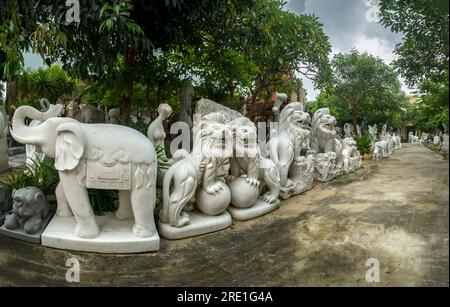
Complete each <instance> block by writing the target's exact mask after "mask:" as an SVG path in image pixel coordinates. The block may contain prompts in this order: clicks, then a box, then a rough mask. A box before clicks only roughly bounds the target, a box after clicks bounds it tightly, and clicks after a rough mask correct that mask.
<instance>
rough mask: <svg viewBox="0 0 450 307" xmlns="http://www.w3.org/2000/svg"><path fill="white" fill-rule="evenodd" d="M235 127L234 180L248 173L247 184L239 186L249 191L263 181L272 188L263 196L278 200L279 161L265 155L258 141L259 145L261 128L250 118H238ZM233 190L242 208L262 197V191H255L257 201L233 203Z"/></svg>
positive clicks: (235, 120) (268, 200)
mask: <svg viewBox="0 0 450 307" xmlns="http://www.w3.org/2000/svg"><path fill="white" fill-rule="evenodd" d="M231 127H232V128H233V131H234V141H233V157H232V158H231V159H230V172H231V178H230V179H231V180H230V181H233V180H235V178H238V177H240V176H241V172H243V173H244V175H245V176H246V177H245V181H246V184H247V186H245V185H244V183H241V182H240V183H239V184H236V185H241V186H242V187H240V188H239V189H243V188H246V189H247V191H248V190H251V189H252V188H256V191H258V190H257V188H258V187H259V185H260V181H262V182H263V183H265V184H267V186H268V188H269V191H268V192H267V193H265V194H264V195H263V196H262V199H263V200H264V201H265V202H267V203H269V204H272V203H277V202H278V195H279V192H280V175H279V172H278V169H277V167H276V166H275V164H274V163H273V162H272V161H271V160H269V159H266V158H264V157H262V156H261V152H260V149H259V146H258V144H256V138H257V131H256V126H255V124H254V123H253V122H252V121H251V120H250V119H248V118H246V117H238V118H236V119H234V120H233V121H232V122H231ZM233 190H234V189H232V204H233V205H235V206H238V207H248V206H251V205H253V203H254V202H255V201H256V198H257V197H258V196H259V192H256V193H255V196H256V198H255V199H254V201H253V203H252V202H251V201H250V202H249V203H248V204H237V203H233V194H237V193H233Z"/></svg>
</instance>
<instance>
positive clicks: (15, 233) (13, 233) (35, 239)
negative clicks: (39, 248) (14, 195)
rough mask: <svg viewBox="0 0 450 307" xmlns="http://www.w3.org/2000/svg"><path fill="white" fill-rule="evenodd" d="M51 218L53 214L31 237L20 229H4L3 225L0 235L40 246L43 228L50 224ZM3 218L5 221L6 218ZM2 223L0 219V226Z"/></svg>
mask: <svg viewBox="0 0 450 307" xmlns="http://www.w3.org/2000/svg"><path fill="white" fill-rule="evenodd" d="M11 214H12V213H11ZM52 216H53V213H51V214H50V215H49V216H48V217H47V218H46V219H45V220H44V221H43V222H42V226H41V229H40V230H39V231H38V232H36V233H35V234H32V235H31V234H28V233H26V232H25V231H24V230H23V229H22V228H19V229H14V230H10V229H6V227H5V225H2V226H1V227H0V233H1V234H2V235H5V236H7V237H10V238H13V239H17V240H22V241H26V242H30V243H35V244H40V243H41V236H42V233H43V232H44V229H45V226H47V224H48V222H50V220H51V218H52ZM4 218H5V219H6V216H5V217H4ZM3 223H4V220H3V221H2V219H1V218H0V225H1V224H3Z"/></svg>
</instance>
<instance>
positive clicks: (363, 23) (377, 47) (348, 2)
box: [286, 0, 408, 100]
mask: <svg viewBox="0 0 450 307" xmlns="http://www.w3.org/2000/svg"><path fill="white" fill-rule="evenodd" d="M287 1H288V4H287V5H286V8H287V9H289V10H291V11H293V12H296V13H299V14H300V13H303V14H312V15H315V16H317V17H318V18H319V21H320V22H321V23H322V24H323V28H324V31H325V34H326V35H328V37H329V39H330V43H331V46H332V54H337V53H346V52H349V51H350V50H351V49H352V48H355V49H357V50H358V51H360V52H364V51H366V52H368V53H370V54H372V55H374V56H377V57H380V58H381V59H383V60H384V61H385V62H386V63H388V64H389V63H391V62H392V60H394V59H395V55H394V53H393V50H394V47H395V44H396V43H398V42H400V41H401V39H402V36H401V35H400V34H395V33H392V32H391V31H390V30H389V29H385V28H384V27H383V26H381V25H380V24H379V23H377V22H376V20H375V18H373V17H372V16H373V14H372V12H374V11H376V10H377V7H376V6H373V4H370V1H367V0H287ZM303 83H304V87H305V89H306V91H307V94H308V100H313V99H314V98H315V97H316V96H317V94H318V92H317V91H316V90H315V89H314V87H313V85H312V82H311V81H309V80H307V79H304V81H303ZM403 89H404V90H405V91H408V89H407V87H406V86H403Z"/></svg>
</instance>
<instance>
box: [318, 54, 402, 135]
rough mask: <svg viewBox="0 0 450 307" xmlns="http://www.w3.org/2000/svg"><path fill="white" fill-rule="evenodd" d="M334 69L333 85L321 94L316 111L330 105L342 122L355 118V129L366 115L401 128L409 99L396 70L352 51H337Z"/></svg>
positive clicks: (374, 58) (372, 57)
mask: <svg viewBox="0 0 450 307" xmlns="http://www.w3.org/2000/svg"><path fill="white" fill-rule="evenodd" d="M332 69H333V87H331V88H330V89H328V90H327V91H324V92H322V93H321V94H320V95H319V97H318V98H317V100H316V102H315V103H314V104H313V105H312V109H313V110H316V109H318V108H320V107H329V108H330V109H331V110H332V111H333V113H334V114H335V115H336V117H338V119H339V120H340V121H341V124H343V123H344V122H346V121H352V123H353V126H354V131H355V132H356V131H357V129H356V127H357V124H358V122H359V121H361V120H362V119H363V118H366V119H367V120H368V121H369V122H371V123H385V122H389V124H390V125H391V127H394V128H400V127H399V125H401V123H399V122H398V121H399V116H400V112H401V108H402V107H403V105H404V103H405V100H406V98H405V96H404V93H403V92H402V90H401V85H400V81H399V80H398V77H397V74H396V72H395V71H394V70H393V69H392V68H391V67H389V66H388V65H387V64H385V63H384V62H383V60H381V59H380V58H377V57H374V56H372V55H369V54H367V53H359V52H358V51H356V50H352V51H351V52H350V53H348V54H337V55H336V56H335V57H334V58H333V60H332Z"/></svg>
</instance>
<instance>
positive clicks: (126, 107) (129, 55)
mask: <svg viewBox="0 0 450 307" xmlns="http://www.w3.org/2000/svg"><path fill="white" fill-rule="evenodd" d="M135 59H136V50H135V49H134V48H130V47H128V46H126V47H125V49H124V68H125V76H126V80H127V90H126V92H125V94H124V96H123V97H122V108H121V113H122V120H123V122H124V123H125V124H128V123H129V122H130V115H131V98H132V96H133V83H134V82H133V69H134V62H135Z"/></svg>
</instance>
